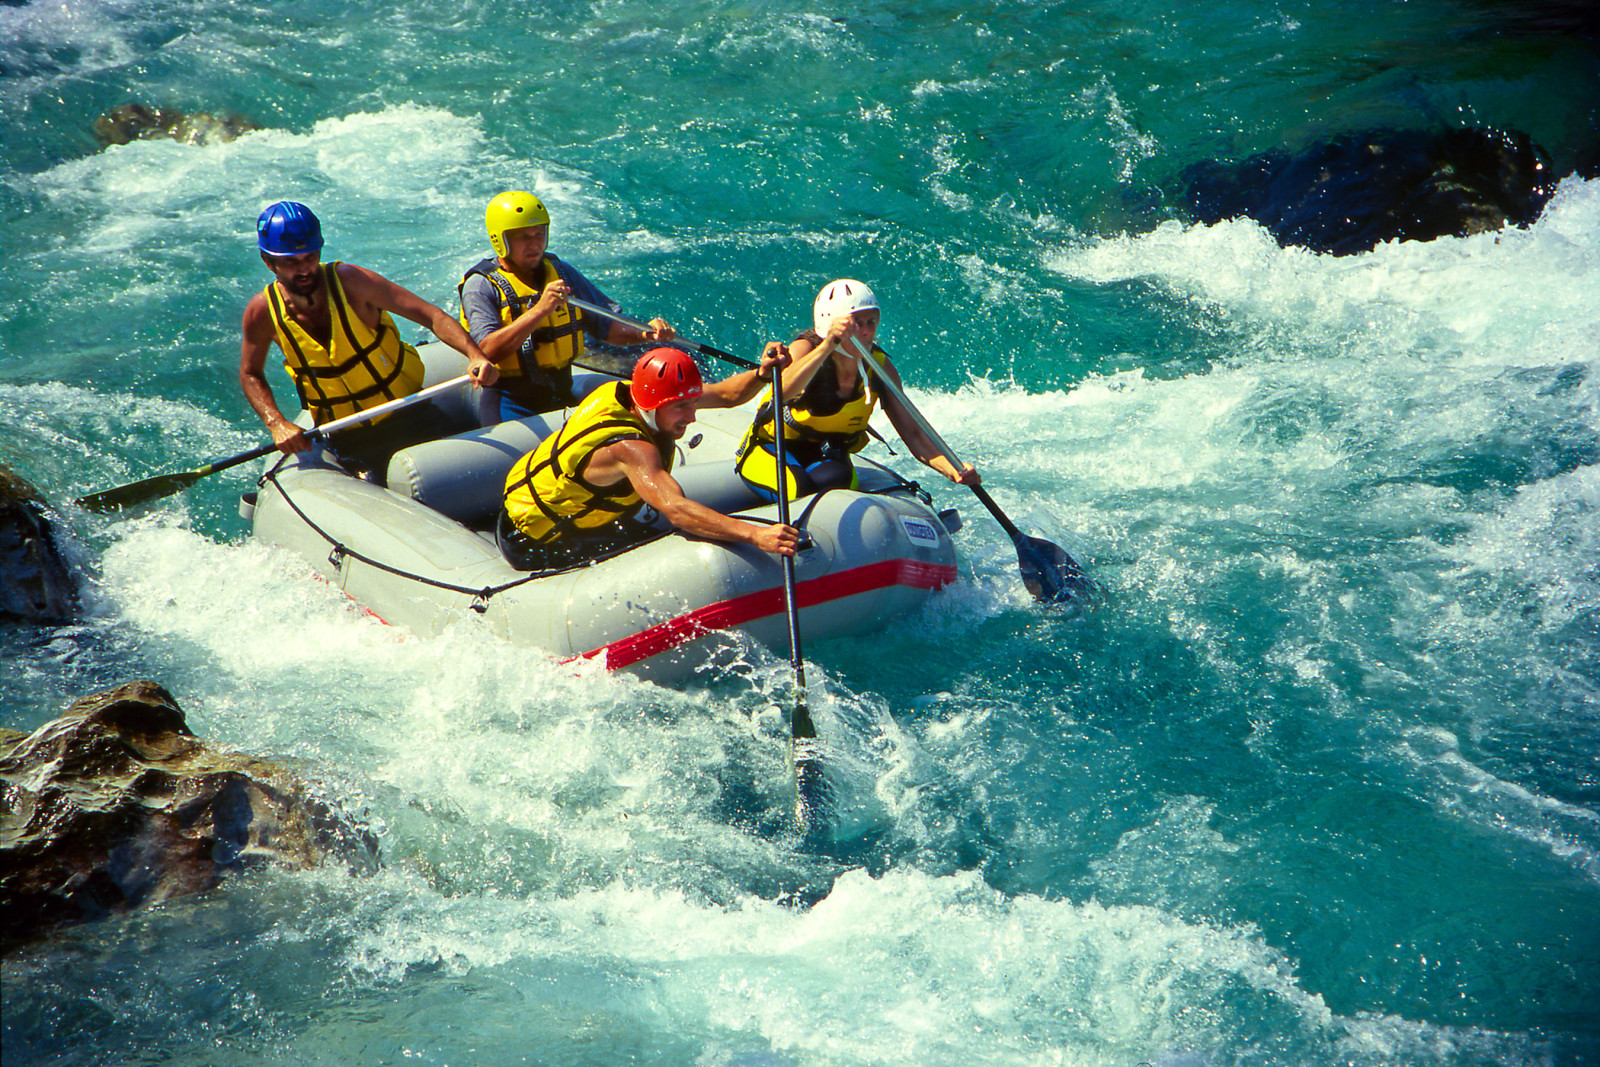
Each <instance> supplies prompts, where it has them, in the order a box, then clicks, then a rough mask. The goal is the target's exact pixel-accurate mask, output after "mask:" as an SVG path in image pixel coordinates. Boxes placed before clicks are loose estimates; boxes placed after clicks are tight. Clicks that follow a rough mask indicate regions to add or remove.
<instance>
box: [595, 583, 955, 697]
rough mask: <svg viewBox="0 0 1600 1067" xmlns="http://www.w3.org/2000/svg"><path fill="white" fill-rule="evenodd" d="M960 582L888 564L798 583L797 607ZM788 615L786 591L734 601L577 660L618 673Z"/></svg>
mask: <svg viewBox="0 0 1600 1067" xmlns="http://www.w3.org/2000/svg"><path fill="white" fill-rule="evenodd" d="M955 580H956V569H955V568H954V567H952V566H950V565H948V564H942V563H919V562H917V561H916V560H912V559H890V560H884V561H883V562H881V563H871V564H868V565H867V566H865V567H855V568H853V569H851V570H847V571H843V572H841V573H839V574H825V575H823V576H822V577H821V578H812V579H811V580H810V581H806V582H796V583H795V587H794V595H795V602H796V603H797V604H798V605H799V606H800V607H802V608H809V607H811V606H812V605H813V604H825V603H827V602H828V601H830V600H842V599H844V598H845V597H849V596H855V595H856V594H858V593H869V592H871V591H872V590H874V589H882V588H884V587H886V586H891V585H907V586H911V587H912V588H914V589H942V588H944V587H945V586H947V585H949V584H950V583H951V582H953V581H955ZM783 610H784V606H783V587H782V586H779V587H778V588H776V589H763V590H761V591H760V592H759V593H746V594H745V595H744V596H740V597H734V598H733V599H732V600H720V601H718V602H717V603H715V604H707V605H706V606H705V607H703V608H698V609H696V610H694V611H691V612H689V614H687V615H679V616H678V617H677V618H675V619H668V620H667V621H666V622H663V623H659V624H657V625H655V626H652V627H650V629H648V630H641V631H640V632H639V633H636V634H634V635H633V636H631V637H624V638H623V639H622V640H620V641H613V642H611V643H610V644H609V645H604V646H602V647H600V648H597V649H595V650H594V651H592V652H583V653H580V654H579V655H577V656H574V657H573V658H574V659H595V658H596V657H604V658H605V665H606V669H607V670H613V671H614V670H619V669H621V668H623V667H629V666H632V665H633V664H635V663H638V662H639V661H640V660H646V659H649V658H650V657H651V656H659V655H660V654H661V653H663V652H666V651H667V650H669V649H673V648H677V647H678V646H679V645H684V644H688V643H689V642H690V641H693V640H695V639H696V638H698V637H704V636H705V635H706V634H708V633H711V632H712V631H714V630H731V629H733V628H734V627H736V626H742V625H743V624H745V623H747V622H751V621H752V620H755V619H763V618H766V617H767V616H768V615H776V614H778V613H780V612H782V611H783Z"/></svg>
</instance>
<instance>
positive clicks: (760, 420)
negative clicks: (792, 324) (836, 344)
mask: <svg viewBox="0 0 1600 1067" xmlns="http://www.w3.org/2000/svg"><path fill="white" fill-rule="evenodd" d="M809 336H813V337H814V336H815V335H809ZM816 343H818V344H821V343H822V342H821V338H817V339H816ZM872 358H873V359H875V360H877V361H878V366H880V367H881V366H883V365H884V364H885V362H886V361H887V360H888V358H889V356H888V354H887V353H886V352H884V350H883V349H881V348H879V347H878V346H877V345H873V346H872ZM868 378H869V374H868V372H867V371H866V370H865V369H864V368H863V369H862V371H861V373H860V375H859V376H857V378H856V387H855V389H854V390H853V391H852V392H851V394H850V396H848V397H844V398H841V397H840V396H839V378H838V372H837V371H835V370H834V368H833V357H832V356H829V357H828V360H827V363H826V364H825V365H823V366H821V367H819V368H817V373H816V375H815V376H814V377H812V379H811V381H809V382H807V383H806V387H805V389H804V390H803V391H802V392H801V394H800V395H799V396H797V397H795V398H794V399H793V400H791V401H789V402H788V403H787V404H785V405H784V406H783V439H784V440H785V441H796V440H799V441H815V442H818V443H821V444H832V445H835V446H836V447H841V448H844V449H846V450H847V451H850V452H859V451H861V450H862V449H863V448H866V447H867V440H868V437H867V424H868V423H870V422H871V421H872V413H873V412H874V411H876V410H877V409H878V397H877V394H876V393H874V392H873V390H872V387H871V386H870V385H869V384H868ZM772 440H773V436H772V402H771V401H770V400H768V401H766V402H764V403H763V404H762V405H761V407H760V408H759V409H758V410H757V411H756V418H755V421H754V422H753V423H751V425H750V432H749V433H747V434H746V435H745V441H744V444H742V445H741V446H740V450H739V452H740V455H741V456H743V455H744V453H745V452H747V451H748V450H749V448H750V447H751V446H752V445H755V444H771V443H772Z"/></svg>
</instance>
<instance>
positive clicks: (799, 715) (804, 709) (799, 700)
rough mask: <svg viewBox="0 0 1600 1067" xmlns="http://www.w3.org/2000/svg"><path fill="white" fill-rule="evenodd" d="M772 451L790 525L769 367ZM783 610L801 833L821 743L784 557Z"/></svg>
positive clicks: (776, 377)
mask: <svg viewBox="0 0 1600 1067" xmlns="http://www.w3.org/2000/svg"><path fill="white" fill-rule="evenodd" d="M772 420H773V421H772V425H773V429H774V431H775V432H774V434H773V438H774V440H773V449H774V451H775V452H776V453H777V460H778V485H777V492H778V521H779V522H781V523H783V524H784V525H785V526H787V525H789V461H788V457H787V456H786V455H785V453H784V444H783V368H782V367H780V366H779V365H778V364H776V363H774V364H773V365H772ZM783 608H784V612H785V613H786V614H787V615H788V618H789V663H790V665H791V666H792V667H793V668H794V713H793V714H792V715H791V716H790V717H789V741H790V752H791V754H792V755H793V758H794V786H795V808H794V813H795V820H796V821H797V822H798V823H799V824H800V829H801V830H802V831H803V832H807V833H809V832H811V831H813V830H815V829H816V828H817V825H818V819H819V817H820V816H821V814H822V810H821V808H822V804H821V800H822V788H823V780H822V761H821V759H820V757H821V755H822V752H821V743H820V742H819V741H818V740H817V728H816V725H815V724H814V723H813V722H812V721H811V709H810V708H809V707H808V706H807V704H806V663H805V660H804V659H803V658H802V657H801V655H800V605H799V603H798V601H797V600H796V598H795V590H794V557H793V556H784V557H783Z"/></svg>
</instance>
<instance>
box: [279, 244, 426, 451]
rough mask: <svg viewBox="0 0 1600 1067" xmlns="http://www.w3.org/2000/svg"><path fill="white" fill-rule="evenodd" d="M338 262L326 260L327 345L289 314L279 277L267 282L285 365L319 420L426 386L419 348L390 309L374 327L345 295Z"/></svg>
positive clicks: (323, 267)
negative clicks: (403, 334) (329, 322)
mask: <svg viewBox="0 0 1600 1067" xmlns="http://www.w3.org/2000/svg"><path fill="white" fill-rule="evenodd" d="M338 268H339V264H338V263H337V262H333V263H324V264H323V265H322V270H323V281H324V284H325V285H326V286H327V290H328V315H329V318H330V319H332V321H333V336H332V337H331V338H330V340H329V346H328V347H326V348H324V347H323V345H322V343H321V342H320V341H318V340H316V339H315V338H313V337H312V336H311V335H310V334H309V333H307V332H306V329H305V327H304V326H301V325H300V324H299V323H298V322H296V321H295V320H294V319H292V318H290V317H289V313H288V308H287V307H286V306H285V304H284V300H283V294H282V293H280V292H279V291H278V285H277V283H276V282H273V283H272V284H270V285H268V286H267V288H266V296H267V308H268V310H269V311H270V312H271V313H272V326H273V329H275V330H276V331H277V334H278V337H277V340H278V347H279V348H281V349H282V350H283V366H284V369H286V370H287V371H288V372H289V377H291V378H293V379H294V387H295V390H296V391H297V392H298V393H299V394H300V403H301V404H303V405H305V408H306V410H307V411H309V412H311V418H312V421H313V422H314V423H316V424H317V425H318V426H320V425H322V424H323V423H325V422H332V421H333V420H334V419H339V418H343V417H344V416H346V415H354V414H355V413H356V412H358V411H365V410H366V409H367V408H371V407H376V406H378V405H379V404H381V403H384V402H385V401H388V400H398V399H399V398H400V397H403V396H410V395H411V394H412V393H414V392H416V391H417V390H418V389H421V388H422V380H423V374H424V369H423V366H422V359H421V357H420V356H418V355H417V350H416V349H415V348H413V347H412V346H411V345H409V344H407V343H406V342H405V341H403V340H401V338H400V332H399V331H398V330H396V329H395V328H394V319H392V318H390V317H389V313H388V312H387V311H383V312H380V313H379V315H378V328H377V329H376V330H374V329H372V327H370V326H368V325H367V324H366V323H365V322H363V321H362V320H361V316H359V315H357V314H356V313H355V310H354V309H353V308H351V307H350V304H349V301H347V300H346V299H345V295H344V286H342V285H340V284H339V269H338Z"/></svg>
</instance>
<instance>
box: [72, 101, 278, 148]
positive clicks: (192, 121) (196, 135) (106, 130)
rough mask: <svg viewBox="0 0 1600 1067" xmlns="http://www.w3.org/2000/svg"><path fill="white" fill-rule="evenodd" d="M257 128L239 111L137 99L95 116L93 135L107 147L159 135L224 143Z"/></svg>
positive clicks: (157, 137)
mask: <svg viewBox="0 0 1600 1067" xmlns="http://www.w3.org/2000/svg"><path fill="white" fill-rule="evenodd" d="M260 128H261V127H259V126H257V125H256V124H255V123H253V122H251V121H250V120H249V119H247V118H243V117H241V116H239V115H233V114H227V113H224V114H221V115H213V114H210V113H209V112H205V111H179V110H178V109H177V108H170V107H147V106H146V105H144V104H139V103H128V104H118V105H117V106H116V107H114V108H112V109H111V110H110V111H107V112H105V113H104V114H102V115H101V116H100V117H99V118H97V119H95V120H94V135H95V139H96V140H98V141H99V142H100V143H101V145H104V146H108V147H109V146H110V145H119V144H129V143H131V142H133V141H153V140H158V139H161V138H169V139H171V140H174V141H182V142H184V143H185V144H192V145H210V144H226V143H227V142H229V141H232V140H236V139H237V138H238V137H239V135H240V134H242V133H248V132H249V131H251V130H259V129H260Z"/></svg>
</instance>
